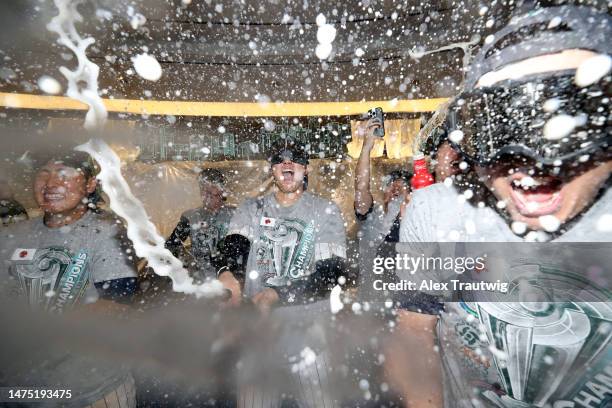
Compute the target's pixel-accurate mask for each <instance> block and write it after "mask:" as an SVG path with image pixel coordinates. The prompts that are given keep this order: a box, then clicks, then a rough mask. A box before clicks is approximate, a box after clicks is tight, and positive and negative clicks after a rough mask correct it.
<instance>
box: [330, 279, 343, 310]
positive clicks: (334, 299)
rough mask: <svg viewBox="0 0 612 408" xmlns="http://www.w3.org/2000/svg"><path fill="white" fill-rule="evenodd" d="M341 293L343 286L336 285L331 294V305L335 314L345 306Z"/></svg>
mask: <svg viewBox="0 0 612 408" xmlns="http://www.w3.org/2000/svg"><path fill="white" fill-rule="evenodd" d="M341 294H342V287H341V286H340V285H336V286H334V287H333V289H332V290H331V292H330V294H329V306H330V310H331V312H332V313H333V314H336V313H338V312H339V311H340V310H342V309H343V308H344V303H342V300H341V299H340V295H341Z"/></svg>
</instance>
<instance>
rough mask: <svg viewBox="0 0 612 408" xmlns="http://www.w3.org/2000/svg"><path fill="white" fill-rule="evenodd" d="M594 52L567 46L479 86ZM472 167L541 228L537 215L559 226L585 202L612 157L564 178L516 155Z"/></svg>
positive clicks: (513, 209) (561, 65)
mask: <svg viewBox="0 0 612 408" xmlns="http://www.w3.org/2000/svg"><path fill="white" fill-rule="evenodd" d="M594 55H596V54H594V53H591V52H588V51H583V50H570V51H564V52H562V53H559V54H553V55H544V56H539V57H534V58H529V59H527V60H525V61H521V62H518V63H516V64H512V65H510V66H507V67H505V68H503V69H502V70H499V71H496V72H492V73H489V74H485V75H484V76H483V77H482V78H481V79H480V81H479V82H478V86H490V85H493V84H495V83H496V82H499V81H503V80H506V79H509V78H513V79H518V78H517V77H520V76H524V75H529V74H533V73H539V72H550V71H551V70H553V71H556V70H565V69H576V68H577V67H578V66H579V65H580V64H581V63H582V62H584V61H585V60H587V59H588V58H591V57H593V56H594ZM476 170H477V172H478V174H479V176H480V177H481V179H482V180H483V181H484V183H485V184H486V185H487V187H488V188H489V189H490V190H491V191H492V192H493V194H494V195H495V196H496V198H497V199H498V200H499V201H501V202H503V203H504V205H505V208H506V211H507V212H508V214H509V215H510V217H511V218H512V220H513V221H517V222H523V223H525V224H526V225H527V227H528V228H530V229H532V230H542V229H544V227H543V224H542V222H541V217H544V216H554V217H555V218H556V219H557V220H558V221H559V223H560V224H563V223H565V222H567V221H569V220H571V219H572V218H574V217H575V216H577V215H578V214H580V213H581V212H582V211H583V210H584V209H585V208H586V207H587V206H589V205H590V203H592V202H593V200H594V199H595V196H596V195H597V193H598V191H599V189H600V188H601V187H602V186H603V184H604V183H605V182H606V180H607V179H608V178H609V177H610V173H611V171H612V161H610V160H608V161H606V162H604V163H594V162H586V163H584V164H583V165H582V166H581V168H580V169H579V170H578V171H575V172H573V174H572V175H571V176H565V177H559V176H557V175H555V174H553V173H552V170H553V169H552V168H543V169H541V170H538V169H537V167H536V166H535V163H533V162H530V161H527V160H521V159H519V158H514V159H511V160H499V161H498V162H496V163H494V164H492V165H491V166H489V167H477V169H476Z"/></svg>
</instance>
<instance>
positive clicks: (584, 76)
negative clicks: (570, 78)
mask: <svg viewBox="0 0 612 408" xmlns="http://www.w3.org/2000/svg"><path fill="white" fill-rule="evenodd" d="M610 68H612V58H610V56H609V55H604V54H600V55H596V56H594V57H591V58H589V59H587V60H586V61H584V62H583V63H582V64H580V66H578V69H577V70H576V76H575V77H574V81H575V82H576V85H578V86H589V85H591V84H594V83H595V82H597V81H599V80H600V79H601V78H603V76H604V75H606V74H607V73H608V72H609V71H610Z"/></svg>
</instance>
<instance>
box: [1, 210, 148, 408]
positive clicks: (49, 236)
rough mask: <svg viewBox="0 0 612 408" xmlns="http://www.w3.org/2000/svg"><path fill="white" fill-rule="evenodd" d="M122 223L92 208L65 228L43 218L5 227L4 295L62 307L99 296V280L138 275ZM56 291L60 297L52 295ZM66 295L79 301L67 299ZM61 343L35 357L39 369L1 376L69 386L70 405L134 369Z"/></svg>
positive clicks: (93, 396) (86, 400)
mask: <svg viewBox="0 0 612 408" xmlns="http://www.w3.org/2000/svg"><path fill="white" fill-rule="evenodd" d="M116 221H117V219H116V218H115V217H113V216H112V215H110V214H108V213H101V214H96V213H93V212H88V213H87V214H85V215H84V216H83V217H82V218H81V219H79V220H78V221H76V222H75V223H73V224H70V225H68V226H66V227H61V228H48V227H46V226H45V225H44V223H43V220H42V219H41V218H37V219H32V220H28V221H23V222H20V223H17V224H13V225H10V226H8V227H5V228H2V229H0V260H1V261H2V263H1V265H2V273H1V274H0V293H3V296H4V295H5V294H7V293H8V294H10V295H15V296H18V297H20V298H25V299H28V301H29V303H30V304H31V305H32V306H36V307H46V308H48V309H50V310H55V309H54V307H56V306H57V305H58V303H57V302H58V301H60V303H62V305H65V304H67V303H78V302H80V301H84V300H85V298H86V297H87V294H92V295H94V292H95V289H94V287H93V283H94V282H102V281H108V280H113V279H119V278H130V277H136V271H135V268H134V267H133V260H131V259H129V258H130V257H134V256H135V255H134V253H133V252H132V251H131V249H130V248H131V246H130V244H129V241H127V239H126V238H125V235H124V229H123V228H122V226H121V225H120V224H118V223H117V222H116ZM128 250H130V253H127V251H128ZM55 285H57V286H55ZM73 288H75V289H74V290H72V289H73ZM64 289H65V290H66V292H64ZM50 291H54V292H55V295H53V296H49V293H51V292H50ZM64 293H69V295H68V296H69V297H73V296H74V297H76V298H78V299H72V300H66V299H62V295H63V294H64ZM88 300H94V299H88ZM59 346H60V345H56V347H55V348H54V349H53V351H52V352H49V351H47V350H45V349H44V348H43V349H41V350H40V356H32V358H31V361H39V362H40V365H39V366H37V367H35V369H34V370H33V369H32V367H21V368H20V369H16V371H15V372H11V373H3V376H2V377H4V375H7V374H9V377H8V378H0V380H1V381H0V382H4V384H3V385H6V386H9V385H12V386H15V385H22V386H28V385H32V386H34V385H36V386H47V387H49V388H69V389H72V395H73V398H72V399H71V400H70V401H69V402H67V403H66V405H67V406H84V405H88V404H91V403H93V402H95V401H97V400H98V399H100V398H102V397H103V396H104V395H106V394H107V393H108V392H110V391H111V390H113V389H114V388H116V387H117V386H118V385H119V384H121V383H123V382H125V381H126V379H127V378H128V376H129V372H128V370H127V369H126V368H124V367H121V366H118V365H117V364H116V363H105V362H103V361H99V360H97V359H93V358H91V357H88V356H85V355H81V354H77V353H74V352H72V351H68V350H66V351H61V350H60V349H61V348H62V347H59ZM16 363H17V362H16ZM23 364H28V363H27V362H24V363H23ZM7 381H8V382H7Z"/></svg>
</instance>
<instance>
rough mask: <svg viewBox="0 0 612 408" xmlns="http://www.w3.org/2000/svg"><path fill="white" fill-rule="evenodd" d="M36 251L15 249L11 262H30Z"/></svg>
mask: <svg viewBox="0 0 612 408" xmlns="http://www.w3.org/2000/svg"><path fill="white" fill-rule="evenodd" d="M35 254H36V249H32V248H28V249H26V248H17V249H16V250H15V251H14V252H13V256H11V261H31V260H32V259H34V255H35Z"/></svg>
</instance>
